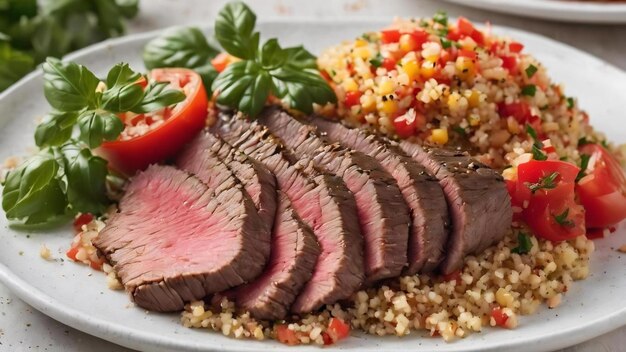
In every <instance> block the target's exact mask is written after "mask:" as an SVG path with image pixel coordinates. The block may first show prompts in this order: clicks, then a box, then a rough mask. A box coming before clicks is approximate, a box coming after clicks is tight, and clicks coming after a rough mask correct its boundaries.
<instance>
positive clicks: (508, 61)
mask: <svg viewBox="0 0 626 352" xmlns="http://www.w3.org/2000/svg"><path fill="white" fill-rule="evenodd" d="M500 59H501V60H502V67H503V68H505V69H506V70H507V71H509V72H510V73H511V74H515V73H516V72H517V59H516V58H515V57H514V56H508V55H500Z"/></svg>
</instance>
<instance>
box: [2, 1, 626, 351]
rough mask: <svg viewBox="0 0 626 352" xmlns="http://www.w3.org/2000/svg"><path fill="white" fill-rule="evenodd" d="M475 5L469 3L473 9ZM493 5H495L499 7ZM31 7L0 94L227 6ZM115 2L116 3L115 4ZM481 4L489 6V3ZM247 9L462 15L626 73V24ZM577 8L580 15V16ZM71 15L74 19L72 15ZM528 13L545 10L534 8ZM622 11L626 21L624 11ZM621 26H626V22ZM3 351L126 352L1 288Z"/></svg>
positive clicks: (309, 5) (7, 56)
mask: <svg viewBox="0 0 626 352" xmlns="http://www.w3.org/2000/svg"><path fill="white" fill-rule="evenodd" d="M33 1H34V0H33ZM472 1H473V0H467V1H465V2H467V3H472ZM490 1H491V2H492V3H493V2H494V0H490ZM507 1H513V2H516V3H518V4H519V3H520V1H523V0H499V4H500V5H498V7H502V6H505V7H506V5H505V4H506V2H507ZM540 1H543V2H545V3H548V2H549V3H553V4H554V3H557V5H554V6H557V7H556V8H555V7H554V6H552V5H550V4H549V6H548V7H550V6H552V7H551V10H550V11H553V12H552V13H555V14H557V15H554V16H553V17H560V18H561V19H562V18H563V17H568V16H567V14H566V12H563V11H560V10H559V8H558V6H559V4H558V3H561V2H560V1H557V0H528V1H527V4H529V5H530V4H533V3H539V2H540ZM30 2H31V0H0V16H1V17H0V90H2V84H5V85H7V86H8V85H9V84H10V83H11V82H10V81H11V80H15V79H18V78H19V76H20V75H21V74H23V73H26V72H28V71H29V70H30V69H31V68H30V67H34V66H35V65H36V64H37V62H39V61H40V60H41V57H42V56H44V57H45V55H46V54H50V53H51V54H53V55H55V54H56V55H57V56H58V55H61V54H63V53H65V52H68V51H71V50H74V49H76V48H78V47H82V46H84V45H86V44H88V43H90V42H93V41H97V40H101V39H104V38H106V37H109V36H118V35H124V34H125V35H128V34H133V33H140V32H146V31H152V30H157V29H160V28H165V27H169V26H174V25H189V24H198V25H203V24H212V23H213V21H214V19H215V15H216V13H217V11H218V10H219V9H220V8H222V7H223V5H224V4H225V3H227V1H225V0H211V1H208V0H139V10H138V11H136V9H135V8H134V2H135V1H134V0H116V1H115V3H117V4H121V5H120V6H119V7H118V8H117V9H116V10H115V11H113V10H111V9H108V11H113V12H106V11H104V12H103V9H102V8H95V7H94V8H90V7H89V6H94V5H85V6H82V7H80V6H79V7H78V8H70V9H69V10H68V9H67V8H65V9H58V8H55V6H57V7H58V6H61V5H64V4H68V3H69V4H71V3H81V2H82V3H85V4H87V3H93V2H92V1H89V0H75V1H66V0H47V1H45V3H46V6H48V7H47V8H46V10H45V11H42V10H41V8H40V9H39V13H35V12H32V9H28V8H26V9H23V8H22V9H20V11H30V14H29V16H27V17H29V18H30V19H29V20H24V19H21V17H23V16H20V15H15V13H13V14H12V15H9V14H7V13H8V12H7V11H4V10H5V8H4V6H9V5H7V4H14V5H15V4H18V5H24V4H27V3H30ZM111 2H114V1H113V0H111ZM455 2H464V0H455ZM476 2H477V3H478V2H481V1H476ZM482 2H483V3H489V1H482ZM247 3H248V4H249V5H250V6H251V7H252V8H253V10H254V11H255V12H256V14H257V16H258V18H259V19H260V20H261V21H267V20H271V19H272V18H285V17H295V18H307V19H311V18H312V19H319V18H323V19H339V20H341V19H346V18H383V19H389V20H391V18H392V17H394V16H397V15H402V16H405V17H426V16H432V14H433V13H435V12H436V11H438V10H444V11H447V12H448V14H449V15H450V16H451V17H455V16H460V15H462V16H465V17H467V18H469V19H471V20H472V21H475V22H478V23H484V22H487V21H489V22H491V23H492V24H496V25H502V26H509V27H514V28H518V29H522V30H526V31H529V32H534V33H537V34H540V35H543V36H546V37H550V38H553V39H556V40H558V41H561V42H564V43H567V44H569V45H571V46H574V47H576V48H578V49H580V50H583V51H585V52H588V53H590V54H592V55H595V56H597V57H599V58H601V59H603V60H604V61H606V62H607V63H608V64H612V65H614V66H616V67H619V68H620V69H622V70H626V24H597V23H573V22H558V21H550V20H541V19H534V18H528V17H521V16H520V17H518V16H513V15H506V14H502V13H497V12H491V11H487V10H484V9H477V8H470V7H464V6H460V5H455V4H452V3H449V2H444V1H435V0H385V1H379V0H314V1H301V0H255V1H247ZM563 4H566V5H565V6H567V7H568V9H569V10H572V9H573V12H575V13H576V15H572V16H571V17H577V18H578V20H580V19H581V16H582V19H583V20H585V19H586V22H598V21H602V13H600V12H602V11H600V12H598V10H597V6H602V5H595V4H597V2H595V1H594V5H577V3H575V2H567V3H565V2H563ZM123 5H126V7H124V6H123ZM128 5H130V6H128ZM576 6H581V7H580V8H576ZM585 6H595V7H593V8H592V7H588V8H589V13H588V14H589V17H585V11H586V10H585V9H586V8H585ZM610 6H622V7H624V9H626V4H624V5H610ZM581 9H582V10H581ZM70 10H71V11H76V12H72V13H69V12H68V11H70ZM505 10H506V9H505ZM509 10H510V11H509V12H516V13H522V12H523V11H520V10H517V9H515V10H511V9H509ZM3 11H4V12H3ZM55 11H56V12H55ZM63 11H65V12H63ZM526 11H527V12H528V11H530V12H532V11H535V12H536V11H540V10H537V8H531V9H527V10H526ZM623 11H624V13H626V10H623ZM608 12H610V11H608ZM552 13H549V12H544V13H541V14H542V15H543V16H541V17H551V16H552ZM111 14H113V15H114V16H115V17H116V18H115V21H112V20H111V19H112V17H111ZM541 14H540V15H541ZM558 14H560V15H558ZM535 15H537V13H535ZM50 16H51V17H50ZM55 16H56V17H55ZM72 16H73V17H72ZM616 17H619V16H617V13H616V12H614V13H613V16H612V17H611V21H612V22H619V21H618V20H615V18H616ZM604 22H606V21H604ZM621 22H622V23H626V17H625V18H623V19H622V20H621ZM5 32H6V33H5ZM9 32H11V33H9ZM11 34H12V35H11ZM87 34H88V35H87ZM18 37H19V38H18ZM16 38H17V39H19V41H18V40H17V39H16ZM12 65H14V66H12ZM581 69H584V68H581ZM625 83H626V82H625ZM625 336H626V329H620V330H617V331H615V332H612V333H609V334H607V335H605V336H602V337H600V338H597V339H594V340H592V341H589V342H587V343H584V344H582V345H578V346H574V347H572V348H569V349H567V350H565V351H567V352H574V351H576V352H581V351H585V352H587V351H623V350H625V348H624V345H626V337H625ZM0 351H68V352H75V351H91V352H100V351H110V352H121V351H128V350H127V349H124V348H122V347H118V346H116V345H113V344H110V343H108V342H105V341H102V340H99V339H97V338H94V337H91V336H89V335H86V334H83V333H81V332H79V331H77V330H74V329H72V328H69V327H67V326H64V325H62V324H60V323H58V322H56V321H54V320H52V319H50V318H48V317H46V316H45V315H43V314H41V313H39V312H37V311H36V310H34V309H33V308H30V307H29V306H27V305H26V304H24V303H23V302H21V301H20V300H19V299H18V298H17V297H15V296H14V295H13V294H11V293H10V292H9V291H8V290H7V289H6V287H4V286H2V285H0Z"/></svg>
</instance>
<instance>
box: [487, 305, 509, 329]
mask: <svg viewBox="0 0 626 352" xmlns="http://www.w3.org/2000/svg"><path fill="white" fill-rule="evenodd" d="M491 317H492V318H493V320H495V322H496V326H501V327H505V326H506V321H507V320H509V316H508V315H506V313H504V311H503V310H502V308H500V307H495V308H493V309H492V310H491Z"/></svg>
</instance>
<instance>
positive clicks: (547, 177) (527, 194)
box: [507, 160, 585, 241]
mask: <svg viewBox="0 0 626 352" xmlns="http://www.w3.org/2000/svg"><path fill="white" fill-rule="evenodd" d="M579 170H580V169H579V168H578V167H576V166H575V165H573V164H570V163H566V162H564V161H559V160H546V161H537V160H531V161H529V162H526V163H523V164H521V165H519V166H518V169H517V181H515V182H514V181H509V182H507V189H508V190H509V194H510V195H511V203H512V204H513V205H514V206H516V207H519V208H521V209H522V211H521V213H520V214H516V220H517V219H518V218H519V219H521V220H523V221H524V222H525V223H526V224H527V225H528V226H529V227H530V228H531V230H532V231H533V233H534V234H535V235H537V236H539V237H542V238H545V239H547V240H551V241H564V240H567V239H571V238H575V237H577V236H580V235H583V234H585V209H584V208H583V207H582V206H581V205H580V204H578V203H576V199H575V194H574V185H575V180H576V176H577V175H578V172H579Z"/></svg>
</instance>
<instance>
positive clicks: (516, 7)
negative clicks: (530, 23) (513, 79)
mask: <svg viewBox="0 0 626 352" xmlns="http://www.w3.org/2000/svg"><path fill="white" fill-rule="evenodd" d="M444 1H446V2H449V3H454V4H457V5H462V6H466V7H470V8H475V9H483V10H488V11H493V12H499V13H506V14H510V15H514V16H518V17H530V18H539V19H544V20H551V21H558V22H578V23H597V24H624V23H626V3H623V4H610V3H609V4H607V3H603V4H597V3H590V2H581V1H575V2H567V1H563V0H532V1H530V0H507V1H503V0H444Z"/></svg>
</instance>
